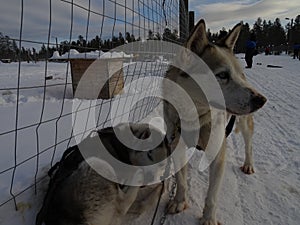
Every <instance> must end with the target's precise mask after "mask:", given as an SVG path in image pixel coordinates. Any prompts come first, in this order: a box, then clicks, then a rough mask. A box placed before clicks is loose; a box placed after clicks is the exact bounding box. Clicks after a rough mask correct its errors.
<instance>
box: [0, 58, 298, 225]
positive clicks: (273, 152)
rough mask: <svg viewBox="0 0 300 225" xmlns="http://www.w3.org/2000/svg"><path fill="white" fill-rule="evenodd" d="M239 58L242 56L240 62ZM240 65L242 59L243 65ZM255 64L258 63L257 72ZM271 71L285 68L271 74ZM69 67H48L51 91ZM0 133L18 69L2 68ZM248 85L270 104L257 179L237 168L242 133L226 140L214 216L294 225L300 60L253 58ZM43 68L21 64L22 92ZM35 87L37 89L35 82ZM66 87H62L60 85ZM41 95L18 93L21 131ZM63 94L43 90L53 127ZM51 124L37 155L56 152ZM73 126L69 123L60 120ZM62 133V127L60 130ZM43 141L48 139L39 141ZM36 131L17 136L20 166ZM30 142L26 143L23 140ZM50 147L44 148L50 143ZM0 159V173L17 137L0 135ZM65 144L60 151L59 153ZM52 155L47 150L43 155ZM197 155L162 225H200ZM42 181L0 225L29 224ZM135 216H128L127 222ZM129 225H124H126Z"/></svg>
mask: <svg viewBox="0 0 300 225" xmlns="http://www.w3.org/2000/svg"><path fill="white" fill-rule="evenodd" d="M238 57H239V58H240V59H241V58H242V57H243V55H238ZM241 62H242V64H244V61H243V59H241ZM256 63H261V64H260V65H258V64H256ZM268 64H272V65H279V66H282V67H283V68H269V67H267V65H268ZM66 65H67V64H65V63H49V64H48V68H47V75H51V76H53V78H54V79H53V80H49V81H47V82H49V84H51V82H52V84H54V83H55V84H57V83H62V84H64V83H65V79H64V78H65V77H68V82H70V76H69V74H67V73H66V71H67V67H66ZM0 68H1V70H0V89H1V90H0V113H1V118H0V124H1V126H0V133H1V134H3V133H4V132H6V131H10V130H14V128H15V108H16V107H15V103H16V92H15V91H14V90H4V89H9V88H11V87H15V86H16V82H17V74H18V66H17V65H16V64H0ZM245 73H246V75H247V78H248V80H249V82H250V83H252V84H253V86H254V87H256V88H257V89H258V90H259V91H260V92H261V93H263V94H264V95H265V96H266V97H267V98H268V102H267V104H266V105H265V106H264V107H263V108H262V109H261V110H259V111H258V112H257V113H255V115H254V118H255V134H254V140H253V151H254V162H255V174H253V175H250V176H249V175H245V174H243V173H242V172H241V171H240V169H239V167H240V166H241V165H242V163H243V159H244V147H243V145H244V144H243V141H242V137H241V135H240V134H232V135H231V136H230V138H229V139H228V150H227V166H226V172H225V176H224V181H223V185H222V188H221V191H220V195H219V199H220V200H219V208H218V211H217V217H218V219H219V220H220V221H221V222H222V224H225V225H226V224H228V225H229V224H230V225H232V224H234V225H239V224H247V225H259V224H276V225H277V224H278V225H282V224H288V225H293V224H294V225H297V224H299V221H300V213H299V211H300V154H299V150H300V131H299V129H300V118H299V115H300V114H299V112H300V91H299V90H300V61H299V60H293V59H292V58H291V57H290V56H287V55H282V56H264V55H258V56H256V57H255V58H254V67H253V68H252V69H247V70H245ZM44 76H45V65H44V64H43V63H38V64H29V65H27V64H26V65H23V66H22V67H21V85H22V86H25V87H26V86H32V85H35V86H39V85H41V86H43V82H44ZM33 82H34V83H33ZM62 87H64V86H62ZM71 90H72V89H71V86H70V85H69V86H68V88H67V91H66V100H65V102H64V110H63V112H62V114H63V115H64V114H65V113H67V112H68V111H69V110H71V104H72V91H71ZM43 93H44V90H43V88H36V89H22V90H21V91H20V107H19V110H20V112H19V113H20V115H21V116H20V118H19V126H21V127H22V126H27V125H30V124H32V123H34V122H36V121H39V120H40V119H41V118H40V116H41V114H40V113H41V102H43V101H42V100H43V96H44V95H43ZM63 93H64V88H61V87H59V86H54V87H51V88H47V94H46V96H45V98H46V104H45V109H44V111H45V113H44V115H43V118H42V121H44V120H49V119H50V120H51V119H52V118H56V117H57V116H59V115H60V113H61V112H60V110H61V104H62V97H63ZM55 123H56V120H55V119H54V120H53V121H52V122H49V123H46V124H45V125H44V126H41V127H40V128H39V138H40V139H41V140H40V145H42V146H40V147H41V148H45V147H46V146H49V145H51V144H52V145H53V141H54V139H55V137H54V134H53V131H54V130H55ZM59 123H62V125H64V124H70V121H64V120H62V121H59ZM59 127H64V126H60V124H59ZM70 128H71V127H70V125H69V126H68V127H65V128H64V129H62V130H61V129H60V131H59V134H58V135H57V136H58V139H57V142H59V141H60V140H63V139H64V138H67V137H69V136H70ZM44 136H46V137H44ZM36 138H37V136H36V128H35V127H34V128H33V129H32V130H31V129H26V130H24V132H22V130H20V132H19V140H24V141H23V142H20V143H18V146H22V154H21V152H20V151H18V160H20V161H22V160H24V159H25V158H28V157H30V156H32V155H34V154H36V149H37V147H36V146H37V143H36ZM28 140H29V141H28ZM47 141H49V142H47ZM0 142H1V146H2V148H1V153H0V154H1V155H0V171H3V170H5V169H7V168H9V167H11V166H13V163H14V153H13V152H14V133H8V134H3V135H0ZM65 147H66V145H63V146H60V147H59V148H60V149H61V150H63V149H64V148H65ZM47 152H49V151H47ZM51 156H52V151H50V154H43V155H41V160H40V163H42V162H43V160H44V162H45V161H47V162H49V157H51ZM198 165H199V162H198V160H197V153H196V154H195V155H194V156H193V157H192V159H191V161H190V162H189V175H188V184H189V191H188V201H189V208H188V209H187V210H186V211H184V212H183V213H180V214H178V215H169V216H168V217H167V221H166V224H178V225H179V224H191V225H192V224H199V218H200V217H201V214H202V209H203V206H204V198H205V196H206V190H207V186H208V182H207V171H204V172H200V171H199V170H198ZM35 166H36V161H35V160H34V159H33V160H30V161H28V163H25V164H22V165H21V166H20V167H18V169H17V171H16V177H15V180H14V182H15V183H14V189H13V191H15V192H17V191H19V190H22V188H23V187H26V186H28V185H30V184H32V183H33V177H34V175H35V172H36V169H35ZM40 168H41V169H40V170H39V174H38V176H39V177H41V176H43V175H45V174H46V170H47V169H48V168H49V167H45V168H44V167H43V165H40ZM11 176H12V171H11V170H10V171H8V172H6V173H0V192H1V195H0V204H1V203H3V202H5V201H6V200H7V199H8V198H9V197H10V195H9V187H10V183H11ZM46 187H47V180H43V181H42V182H41V183H39V184H38V192H37V193H38V194H37V195H35V194H34V189H32V188H31V189H29V190H28V191H26V192H24V193H23V194H21V195H20V196H19V197H17V203H18V207H19V211H15V209H14V204H13V201H9V202H8V203H6V204H4V205H1V207H0V224H3V225H8V224H9V225H20V224H22V225H32V224H34V220H35V216H36V213H37V212H38V210H39V208H40V205H41V201H42V198H43V194H44V192H43V190H45V188H46ZM167 195H168V193H165V194H164V196H163V200H162V202H161V205H160V211H159V213H158V216H157V221H156V224H159V221H158V220H159V218H160V216H161V212H162V211H163V208H164V206H165V204H166V202H167V199H168V197H167ZM152 215H153V212H146V213H144V214H143V215H140V216H139V217H138V218H136V219H135V220H134V221H133V222H132V224H141V222H143V224H150V222H151V219H152ZM131 217H132V215H131ZM126 224H127V223H126Z"/></svg>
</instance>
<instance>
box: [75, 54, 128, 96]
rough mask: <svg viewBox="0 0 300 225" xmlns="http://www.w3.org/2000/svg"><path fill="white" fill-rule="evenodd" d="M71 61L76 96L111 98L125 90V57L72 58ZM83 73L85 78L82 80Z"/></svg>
mask: <svg viewBox="0 0 300 225" xmlns="http://www.w3.org/2000/svg"><path fill="white" fill-rule="evenodd" d="M70 61H71V75H72V85H73V95H74V97H75V98H81V99H97V98H98V99H110V98H113V97H114V96H115V95H117V94H121V93H122V92H123V87H124V73H123V59H118V58H116V59H114V58H113V59H97V60H96V59H71V60H70ZM83 75H84V76H85V77H84V78H85V79H83V80H81V78H82V76H83ZM79 82H80V87H79V88H78V85H79ZM101 87H102V88H101Z"/></svg>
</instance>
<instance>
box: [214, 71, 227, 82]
mask: <svg viewBox="0 0 300 225" xmlns="http://www.w3.org/2000/svg"><path fill="white" fill-rule="evenodd" d="M229 76H230V75H229V73H228V72H227V71H223V72H221V73H218V74H216V77H217V78H219V79H221V80H228V79H229Z"/></svg>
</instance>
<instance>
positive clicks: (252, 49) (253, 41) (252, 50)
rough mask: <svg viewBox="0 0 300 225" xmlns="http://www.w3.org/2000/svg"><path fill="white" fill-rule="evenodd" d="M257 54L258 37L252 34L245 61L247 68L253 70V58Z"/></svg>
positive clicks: (247, 45) (247, 44) (248, 42)
mask: <svg viewBox="0 0 300 225" xmlns="http://www.w3.org/2000/svg"><path fill="white" fill-rule="evenodd" d="M255 54H256V37H255V34H254V33H251V35H250V39H249V40H248V41H247V43H246V54H245V61H246V63H247V66H246V68H252V64H253V56H254V55H255Z"/></svg>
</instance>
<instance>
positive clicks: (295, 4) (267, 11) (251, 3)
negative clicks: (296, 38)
mask: <svg viewBox="0 0 300 225" xmlns="http://www.w3.org/2000/svg"><path fill="white" fill-rule="evenodd" d="M192 4H193V7H194V8H195V9H196V10H195V11H196V13H197V15H198V16H197V17H198V18H197V19H199V18H204V19H205V20H206V21H207V23H208V26H209V27H210V28H211V30H212V31H214V32H216V31H218V30H220V29H221V28H222V27H226V28H230V27H232V26H234V25H235V24H236V23H238V22H240V21H241V20H243V21H244V22H248V23H249V24H250V25H252V24H253V22H254V21H255V20H256V19H257V18H258V17H262V18H263V19H266V20H271V21H274V20H275V18H276V17H278V18H280V19H281V21H282V23H284V21H283V20H284V19H285V17H291V18H294V17H296V16H297V15H298V13H299V11H298V9H299V8H300V1H299V0H289V1H286V0H260V1H257V0H245V1H242V0H240V1H225V2H224V1H222V2H216V1H215V2H214V3H208V2H206V3H203V2H202V1H201V2H200V1H198V2H197V1H192Z"/></svg>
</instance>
